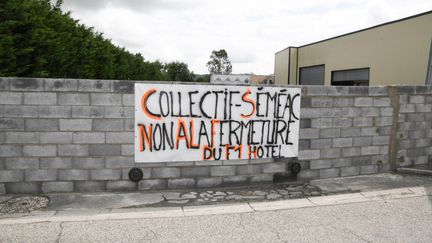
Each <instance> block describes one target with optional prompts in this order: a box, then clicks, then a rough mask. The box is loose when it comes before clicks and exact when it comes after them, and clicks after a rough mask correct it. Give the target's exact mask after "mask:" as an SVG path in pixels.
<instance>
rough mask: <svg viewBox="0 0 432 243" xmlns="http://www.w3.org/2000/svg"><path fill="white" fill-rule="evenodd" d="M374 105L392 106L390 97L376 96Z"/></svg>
mask: <svg viewBox="0 0 432 243" xmlns="http://www.w3.org/2000/svg"><path fill="white" fill-rule="evenodd" d="M373 106H378V107H384V106H391V100H390V98H389V97H378V98H374V99H373Z"/></svg>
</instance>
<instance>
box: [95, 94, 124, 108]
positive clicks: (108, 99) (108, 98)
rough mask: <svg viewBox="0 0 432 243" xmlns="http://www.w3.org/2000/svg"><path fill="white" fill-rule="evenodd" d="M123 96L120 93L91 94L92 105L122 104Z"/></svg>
mask: <svg viewBox="0 0 432 243" xmlns="http://www.w3.org/2000/svg"><path fill="white" fill-rule="evenodd" d="M121 103H122V97H121V95H120V94H90V104H91V105H103V106H113V105H121Z"/></svg>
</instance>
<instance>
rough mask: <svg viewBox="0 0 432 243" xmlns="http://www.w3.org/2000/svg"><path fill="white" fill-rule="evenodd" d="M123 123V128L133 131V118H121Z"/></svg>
mask: <svg viewBox="0 0 432 243" xmlns="http://www.w3.org/2000/svg"><path fill="white" fill-rule="evenodd" d="M122 120H123V121H124V123H125V125H124V130H125V131H134V129H135V120H134V119H122Z"/></svg>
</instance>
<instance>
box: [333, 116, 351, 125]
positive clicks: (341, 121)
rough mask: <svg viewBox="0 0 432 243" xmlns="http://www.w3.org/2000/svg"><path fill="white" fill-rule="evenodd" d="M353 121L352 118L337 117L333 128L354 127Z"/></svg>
mask: <svg viewBox="0 0 432 243" xmlns="http://www.w3.org/2000/svg"><path fill="white" fill-rule="evenodd" d="M352 125H353V120H352V119H351V118H343V117H337V118H334V119H333V127H352Z"/></svg>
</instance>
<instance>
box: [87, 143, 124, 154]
mask: <svg viewBox="0 0 432 243" xmlns="http://www.w3.org/2000/svg"><path fill="white" fill-rule="evenodd" d="M89 151H90V155H92V156H118V155H120V154H121V146H120V145H117V144H91V145H89Z"/></svg>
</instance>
